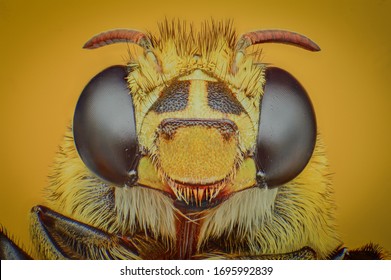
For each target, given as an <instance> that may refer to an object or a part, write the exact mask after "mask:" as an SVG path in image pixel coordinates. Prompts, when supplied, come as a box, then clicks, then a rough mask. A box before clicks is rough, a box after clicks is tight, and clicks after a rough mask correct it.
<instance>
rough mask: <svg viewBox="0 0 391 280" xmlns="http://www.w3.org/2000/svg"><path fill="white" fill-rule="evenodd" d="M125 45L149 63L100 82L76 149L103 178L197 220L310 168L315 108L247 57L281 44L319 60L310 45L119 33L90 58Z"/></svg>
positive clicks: (228, 36) (282, 37)
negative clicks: (250, 50) (194, 214)
mask: <svg viewBox="0 0 391 280" xmlns="http://www.w3.org/2000/svg"><path fill="white" fill-rule="evenodd" d="M123 41H126V42H131V43H135V44H138V45H139V46H141V47H142V48H143V49H144V54H143V55H140V56H137V57H133V58H131V61H130V63H129V64H128V65H127V66H113V67H110V68H108V69H106V70H103V71H102V72H101V73H99V74H98V75H97V76H95V77H94V78H93V79H92V80H91V81H90V82H89V84H88V85H87V86H86V88H85V89H84V91H83V92H82V94H81V97H80V99H79V101H78V104H77V106H76V111H75V116H74V122H73V130H74V139H75V144H76V147H77V150H78V152H79V155H80V157H81V159H82V160H83V162H84V163H85V165H86V166H87V167H88V168H89V169H90V170H91V171H92V172H94V173H95V174H96V175H98V176H99V177H101V178H102V179H104V180H106V181H108V182H110V183H113V184H115V185H117V186H122V187H124V186H128V187H133V186H142V187H147V188H152V189H156V190H158V191H162V192H164V193H165V194H167V195H169V196H171V197H172V198H173V200H174V202H175V204H176V205H177V207H182V208H188V209H193V210H195V211H198V210H201V209H205V208H211V207H214V206H216V205H218V204H220V203H221V202H222V201H224V200H225V199H227V198H229V197H230V196H231V195H234V194H235V193H236V192H239V191H244V190H247V189H249V188H256V187H258V188H273V187H278V186H280V185H283V184H284V183H286V182H289V181H291V180H293V179H294V178H295V177H296V176H298V174H300V172H301V171H302V170H303V169H304V168H305V166H306V165H307V163H308V161H309V159H310V158H311V155H312V152H313V149H314V146H315V139H316V121H315V114H314V111H313V108H312V105H311V102H310V99H309V97H308V95H307V93H306V91H305V89H304V88H303V87H302V86H301V85H300V83H299V82H298V81H297V80H296V79H295V78H294V77H293V76H292V75H290V74H289V73H288V72H286V71H284V70H282V69H279V68H275V67H267V66H266V65H265V64H262V63H258V62H259V61H257V60H258V56H257V55H256V54H247V53H246V49H247V47H249V46H251V45H255V44H259V43H264V42H277V43H286V44H292V45H295V46H299V47H302V48H305V49H308V50H311V51H317V50H319V48H318V46H317V45H316V44H315V43H313V42H312V41H311V40H309V39H308V38H306V37H304V36H302V35H299V34H297V33H293V32H289V31H281V30H267V31H256V32H250V33H246V34H244V35H242V36H241V37H239V38H237V36H236V35H235V33H234V31H233V30H232V27H231V26H230V25H224V24H212V25H205V26H204V27H203V28H202V30H201V31H200V32H199V33H195V32H194V31H193V30H191V31H190V32H189V31H187V30H186V28H183V26H182V27H180V26H179V25H178V26H169V25H168V24H167V23H166V25H164V24H163V25H162V26H160V35H159V36H158V37H155V36H152V35H147V34H144V33H142V32H138V31H135V30H113V31H108V32H104V33H101V34H99V35H97V36H95V37H93V38H92V39H91V40H89V41H88V42H87V43H86V45H85V48H96V47H100V46H103V45H107V44H111V43H113V42H123Z"/></svg>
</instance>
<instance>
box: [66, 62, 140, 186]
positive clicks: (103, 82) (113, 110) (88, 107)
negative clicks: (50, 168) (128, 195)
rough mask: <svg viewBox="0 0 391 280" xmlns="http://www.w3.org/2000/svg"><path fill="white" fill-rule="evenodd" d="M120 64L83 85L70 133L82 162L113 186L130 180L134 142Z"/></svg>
mask: <svg viewBox="0 0 391 280" xmlns="http://www.w3.org/2000/svg"><path fill="white" fill-rule="evenodd" d="M126 76H127V71H126V68H125V67H124V66H112V67H110V68H107V69H105V70H103V71H102V72H100V73H99V74H98V75H96V76H95V77H94V78H93V79H92V80H91V81H90V82H89V83H88V84H87V86H86V87H85V88H84V90H83V92H82V93H81V95H80V98H79V100H78V102H77V105H76V110H75V114H74V119H73V134H74V141H75V144H76V148H77V151H78V153H79V155H80V157H81V159H82V160H83V162H84V164H85V165H86V166H87V167H88V168H89V169H90V170H91V171H92V172H93V173H95V174H96V175H98V176H99V177H101V178H102V179H104V180H106V181H109V182H111V183H114V184H117V185H122V186H123V185H124V184H129V182H130V181H133V180H134V177H135V170H136V167H137V164H138V141H137V133H136V122H135V115H134V108H133V101H132V96H131V95H130V92H129V89H128V87H127V83H126Z"/></svg>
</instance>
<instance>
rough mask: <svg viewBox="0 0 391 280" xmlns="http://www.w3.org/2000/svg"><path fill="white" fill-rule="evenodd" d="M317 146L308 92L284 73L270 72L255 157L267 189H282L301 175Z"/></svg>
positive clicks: (272, 69)
mask: <svg viewBox="0 0 391 280" xmlns="http://www.w3.org/2000/svg"><path fill="white" fill-rule="evenodd" d="M315 142H316V118H315V113H314V109H313V107H312V104H311V101H310V99H309V96H308V94H307V92H306V91H305V89H304V88H303V86H302V85H301V84H300V83H299V82H298V81H297V80H296V79H295V78H294V77H293V76H292V75H291V74H289V73H288V72H286V71H285V70H282V69H280V68H275V67H271V68H268V69H267V70H266V84H265V89H264V95H263V98H262V101H261V115H260V121H259V127H258V138H257V149H256V156H255V158H256V162H257V165H258V168H259V171H260V172H261V173H262V174H263V177H264V181H265V183H266V184H267V186H268V187H275V186H279V185H282V184H284V183H287V182H289V181H290V180H292V179H294V178H295V177H296V176H297V175H299V174H300V172H301V171H302V170H303V169H304V167H305V166H306V165H307V163H308V161H309V160H310V158H311V156H312V153H313V150H314V147H315Z"/></svg>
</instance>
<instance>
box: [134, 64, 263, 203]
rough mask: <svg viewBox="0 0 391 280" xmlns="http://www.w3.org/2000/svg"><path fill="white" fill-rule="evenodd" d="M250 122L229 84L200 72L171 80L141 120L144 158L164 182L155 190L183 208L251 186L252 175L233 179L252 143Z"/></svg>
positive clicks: (253, 133)
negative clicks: (145, 153)
mask: <svg viewBox="0 0 391 280" xmlns="http://www.w3.org/2000/svg"><path fill="white" fill-rule="evenodd" d="M254 121H255V120H252V119H251V117H250V116H249V115H248V113H247V112H246V110H245V109H244V107H243V105H242V104H241V103H240V102H239V100H238V98H237V95H236V94H235V93H234V92H233V91H232V90H231V89H230V88H229V86H228V85H227V84H226V83H224V81H221V80H220V79H218V78H215V77H213V76H211V75H208V74H207V73H205V72H204V71H203V70H201V69H194V70H193V71H191V73H189V74H188V75H184V76H181V77H178V78H176V79H175V80H173V81H172V82H171V83H170V84H169V85H168V86H165V87H163V89H162V91H161V92H159V93H158V97H157V98H156V101H155V102H154V103H153V104H152V106H151V107H150V108H149V110H148V111H147V113H146V114H145V116H144V118H143V120H142V121H141V128H140V138H141V139H142V140H140V143H141V144H142V145H143V147H145V149H146V150H147V151H148V152H147V155H146V156H145V160H146V161H151V164H149V165H148V166H153V167H154V168H153V169H154V170H156V172H157V176H159V177H160V178H161V181H162V184H161V185H160V186H159V185H158V186H157V187H160V188H161V189H162V190H163V191H165V192H167V193H172V194H174V195H175V197H176V198H177V199H178V201H182V202H184V203H185V204H189V205H192V206H194V207H196V206H198V207H201V206H203V207H207V206H211V205H215V204H216V203H217V202H218V201H219V200H222V199H224V198H225V197H226V196H227V195H228V194H230V193H232V192H233V190H234V189H235V188H236V189H239V188H245V187H250V186H253V185H254V184H255V172H252V174H251V176H249V177H247V178H243V180H241V181H240V182H237V181H236V182H235V181H234V180H235V178H236V173H238V172H243V171H241V169H242V168H243V166H242V163H243V160H244V158H245V155H246V154H249V153H250V152H251V149H252V147H253V145H252V143H254V141H255V139H256V132H255V130H256V127H254ZM152 163H153V164H152ZM253 165H254V163H253ZM142 168H143V165H141V166H140V169H142ZM247 168H249V167H248V166H247ZM253 171H255V169H254V170H253ZM142 172H143V171H141V170H140V172H139V173H140V174H142ZM152 172H153V171H152ZM249 175H250V174H249ZM140 179H141V182H142V180H143V179H144V178H142V177H140ZM239 185H240V186H239ZM150 187H152V188H156V185H154V184H151V185H150Z"/></svg>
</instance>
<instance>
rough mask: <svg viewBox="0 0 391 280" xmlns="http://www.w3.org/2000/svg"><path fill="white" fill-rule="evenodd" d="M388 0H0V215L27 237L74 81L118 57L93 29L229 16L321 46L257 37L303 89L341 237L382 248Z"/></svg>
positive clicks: (244, 27) (387, 223) (389, 220)
mask: <svg viewBox="0 0 391 280" xmlns="http://www.w3.org/2000/svg"><path fill="white" fill-rule="evenodd" d="M390 2H391V1H381V0H378V1H342V0H339V1H327V2H326V1H325V2H321V1H291V2H288V1H260V0H256V1H249V0H240V1H222V0H220V1H216V2H210V1H204V0H202V1H201V0H200V1H189V2H187V1H179V0H178V1H167V0H165V1H154V0H150V1H115V0H108V1H38V0H37V1H15V0H12V1H11V0H8V1H5V0H0V34H1V36H2V38H1V43H0V77H1V78H0V79H1V83H0V121H1V132H2V134H1V137H0V155H1V162H0V172H1V175H0V178H1V180H2V182H1V184H0V193H1V195H0V223H1V224H2V225H3V226H5V227H6V228H7V230H8V231H9V232H10V233H12V234H13V235H14V236H15V237H16V238H17V239H18V240H19V241H20V242H21V243H23V244H25V245H26V246H27V247H28V246H29V234H28V212H29V209H30V208H31V207H32V206H33V205H36V204H40V203H44V198H43V193H42V189H43V187H44V186H45V184H46V182H47V179H46V176H47V174H48V169H49V166H50V165H51V163H52V161H53V158H54V155H55V152H56V150H57V146H58V144H59V143H60V141H61V139H62V136H63V134H64V132H65V128H66V127H67V126H68V125H69V124H70V120H71V118H72V114H73V110H74V107H75V104H76V101H77V98H78V96H79V94H80V92H81V91H82V89H83V87H84V85H85V84H86V83H87V82H88V81H89V79H90V78H92V77H93V76H94V75H95V74H96V73H98V72H99V71H100V70H102V69H103V68H105V67H107V66H109V65H113V64H124V63H125V62H126V57H127V47H126V45H124V44H120V45H115V46H110V47H107V48H102V49H99V50H95V51H87V50H83V49H82V48H81V46H82V45H83V44H84V42H85V41H86V40H87V39H89V38H90V37H91V36H92V35H94V34H96V33H99V32H101V31H104V30H107V29H112V28H118V27H127V28H134V29H139V30H151V31H154V30H156V22H157V21H161V20H163V19H164V18H165V17H167V18H180V19H186V20H188V21H191V22H194V23H195V24H198V23H200V22H201V21H202V20H204V19H210V18H212V17H213V18H215V19H229V18H230V19H233V20H234V23H235V26H236V27H237V30H238V33H239V34H240V33H244V32H247V31H251V30H255V29H262V28H282V29H289V30H292V31H296V32H299V33H302V34H305V35H307V36H309V37H310V38H311V39H313V40H314V41H315V42H317V43H318V44H319V45H320V46H321V48H322V51H321V52H320V53H310V52H307V51H303V50H301V49H298V48H293V47H290V46H284V45H275V44H267V45H264V46H263V60H264V61H265V62H270V63H273V64H274V65H276V66H279V67H282V68H284V69H286V70H288V71H290V72H291V73H292V74H293V75H294V76H296V77H297V78H298V79H299V81H301V83H302V84H303V85H304V86H305V87H306V89H307V90H308V92H309V94H310V96H311V98H312V101H313V103H314V107H315V111H316V113H317V118H318V126H319V130H320V132H321V133H322V135H323V138H324V140H325V143H326V146H327V151H328V155H329V159H330V164H331V170H332V172H333V173H334V176H333V178H334V187H335V199H336V203H337V207H338V210H337V219H338V224H339V229H340V232H341V236H342V238H343V240H344V241H345V243H346V245H348V246H350V247H356V246H360V245H363V244H364V243H366V242H369V241H373V242H377V243H380V244H382V245H383V246H385V247H386V248H387V249H388V250H390V251H391V215H390V212H391V184H390V181H391V172H390V167H391V164H390V160H391V146H390V143H391V131H390V120H391V118H390V116H391V114H390V105H391V102H390V101H391V93H390V89H389V85H388V83H389V82H390V73H391V71H390V70H391V55H390V53H391V36H390V32H389V27H390V26H391V20H390V18H391V17H390V14H391V3H390Z"/></svg>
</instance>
